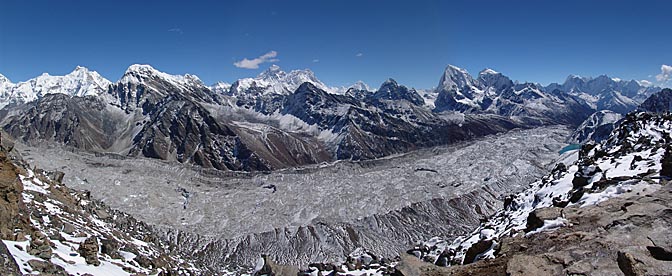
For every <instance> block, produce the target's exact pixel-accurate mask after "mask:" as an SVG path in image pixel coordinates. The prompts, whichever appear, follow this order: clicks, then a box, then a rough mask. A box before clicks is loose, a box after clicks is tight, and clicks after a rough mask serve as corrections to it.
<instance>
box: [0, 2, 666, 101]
mask: <svg viewBox="0 0 672 276" xmlns="http://www.w3.org/2000/svg"><path fill="white" fill-rule="evenodd" d="M671 11H672V1H663V0H660V1H648V0H640V1H618V0H617V1H587V0H580V1H578V0H571V1H543V0H541V1H540V0H535V1H501V0H480V1H420V0H417V1H404V2H401V1H364V0H360V1H349V0H346V1H342V0H341V1H291V2H290V1H207V2H201V1H174V2H173V1H106V2H105V3H102V1H14V0H3V1H2V5H1V8H0V73H1V74H3V75H5V76H7V77H8V78H10V79H11V80H12V81H14V82H18V81H24V80H27V79H29V78H32V77H35V76H37V75H39V74H41V73H42V72H48V73H50V74H52V75H59V74H61V75H62V74H66V73H68V72H70V71H72V70H73V69H74V67H75V66H76V65H83V66H86V67H89V68H90V69H92V70H96V71H98V72H100V73H101V74H102V75H103V76H105V77H106V78H108V79H110V80H112V81H116V80H118V79H119V78H120V77H121V75H122V74H123V72H124V71H125V70H126V68H127V67H128V66H129V65H130V64H133V63H147V64H151V65H153V66H154V67H156V68H157V69H159V70H161V71H164V72H168V73H172V74H183V73H192V74H196V75H198V76H199V77H200V78H201V79H202V80H203V81H204V82H206V83H208V84H210V83H213V82H215V81H219V80H222V81H228V82H232V81H234V80H236V79H238V78H242V77H249V76H255V75H257V74H258V73H259V72H260V71H262V70H264V69H266V68H268V66H270V63H262V64H260V65H259V69H244V68H237V67H236V66H234V63H235V62H237V61H240V60H242V59H244V58H247V59H249V60H253V59H254V58H256V57H259V56H261V55H263V54H266V53H268V52H270V51H275V52H277V56H276V57H269V58H267V60H268V59H277V61H275V62H273V63H276V64H278V65H280V66H281V67H282V68H283V69H285V70H289V69H303V68H310V69H312V70H313V71H314V72H315V73H316V75H317V76H318V78H320V79H322V80H323V81H324V82H325V83H327V84H329V85H345V84H349V83H353V82H355V81H357V80H360V79H361V80H364V81H365V82H367V83H369V84H370V85H372V86H374V87H377V86H378V85H380V83H381V82H382V81H384V80H385V79H386V78H389V77H392V78H395V79H397V80H398V81H399V82H400V83H402V84H406V85H409V86H413V87H417V88H429V87H433V86H436V84H437V83H438V81H439V77H440V75H441V73H442V72H443V69H444V68H445V66H446V65H447V64H455V65H457V66H460V67H464V68H466V69H467V70H469V72H470V73H472V74H476V73H478V71H480V70H481V69H483V68H486V67H489V68H493V69H495V70H497V71H501V72H503V73H505V74H506V75H509V76H510V77H511V78H513V79H516V80H521V81H533V82H540V83H543V84H546V83H549V82H558V81H564V79H565V78H566V76H567V75H569V74H578V75H584V76H596V75H599V74H608V75H610V76H614V77H620V78H624V79H638V80H640V79H648V80H651V81H655V76H656V75H657V74H660V71H661V65H662V64H668V65H672V24H671V23H670V22H672V19H671V17H670V12H671ZM247 67H250V64H249V63H248V64H247Z"/></svg>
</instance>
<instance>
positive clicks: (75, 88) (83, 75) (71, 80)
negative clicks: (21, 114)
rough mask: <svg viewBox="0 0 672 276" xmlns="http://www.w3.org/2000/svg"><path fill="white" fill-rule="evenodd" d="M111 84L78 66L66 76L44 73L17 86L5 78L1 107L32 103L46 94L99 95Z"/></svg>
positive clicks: (98, 75)
mask: <svg viewBox="0 0 672 276" xmlns="http://www.w3.org/2000/svg"><path fill="white" fill-rule="evenodd" d="M5 80H6V81H5ZM110 84H111V82H110V81H109V80H107V79H105V78H103V77H102V76H101V75H100V74H98V72H96V71H91V70H89V69H88V68H86V67H82V66H77V67H76V68H75V69H74V70H73V71H72V72H71V73H69V74H67V75H65V76H51V75H49V74H47V73H44V74H42V75H40V76H38V77H36V78H33V79H30V80H27V81H24V82H19V83H16V84H12V83H11V82H9V80H8V79H7V78H4V79H3V80H2V81H0V107H4V106H6V105H8V104H11V103H15V104H21V103H26V102H31V101H34V100H37V99H38V98H41V97H43V96H44V95H46V94H66V95H70V96H78V97H82V96H90V95H99V94H100V93H102V92H104V91H106V90H107V88H108V86H109V85H110Z"/></svg>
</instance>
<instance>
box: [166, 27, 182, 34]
mask: <svg viewBox="0 0 672 276" xmlns="http://www.w3.org/2000/svg"><path fill="white" fill-rule="evenodd" d="M168 31H169V32H173V33H178V34H184V32H183V31H182V29H180V28H172V29H170V30H168Z"/></svg>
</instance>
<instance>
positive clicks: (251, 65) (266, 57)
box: [233, 51, 280, 69]
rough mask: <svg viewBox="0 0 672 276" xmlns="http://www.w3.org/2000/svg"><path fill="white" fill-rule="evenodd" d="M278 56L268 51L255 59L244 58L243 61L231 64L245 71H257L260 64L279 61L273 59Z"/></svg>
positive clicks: (274, 52)
mask: <svg viewBox="0 0 672 276" xmlns="http://www.w3.org/2000/svg"><path fill="white" fill-rule="evenodd" d="M277 56H278V52H276V51H270V52H268V53H265V54H263V55H261V56H259V57H257V58H253V59H247V58H244V59H243V60H240V61H236V62H234V63H233V65H234V66H236V67H238V68H245V69H259V64H262V63H267V62H277V61H280V60H279V59H277V58H275V57H277Z"/></svg>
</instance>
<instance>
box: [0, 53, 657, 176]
mask: <svg viewBox="0 0 672 276" xmlns="http://www.w3.org/2000/svg"><path fill="white" fill-rule="evenodd" d="M654 89H655V88H651V87H644V86H641V85H639V83H637V82H635V81H629V82H626V81H620V80H613V79H610V78H608V77H606V76H601V77H598V78H596V79H589V78H578V77H570V78H568V79H567V81H566V82H565V83H564V84H562V85H559V84H552V85H549V86H547V87H543V86H541V85H538V84H534V83H518V82H513V81H511V80H510V79H509V78H508V77H506V76H504V75H502V74H501V73H498V72H495V71H493V70H490V69H487V70H484V71H482V72H481V73H480V74H479V75H478V78H477V79H474V78H472V77H471V76H470V75H469V74H468V73H467V72H466V71H465V70H463V69H460V68H457V67H455V66H448V67H447V68H446V71H445V72H444V74H443V75H442V76H441V79H440V82H439V85H438V86H437V87H436V88H435V89H428V90H415V89H412V88H407V87H405V86H403V85H399V84H397V83H396V82H395V81H394V80H388V81H386V82H385V83H383V84H382V85H381V86H380V88H379V89H378V90H376V91H371V90H372V89H370V88H369V87H368V86H367V85H366V84H363V83H361V82H358V83H357V84H356V85H353V86H351V87H347V88H346V87H342V88H333V87H329V86H327V85H325V84H324V83H322V82H321V81H320V80H319V79H317V78H316V77H315V75H314V74H313V73H312V72H311V71H310V70H294V71H291V72H289V73H287V72H284V71H282V70H280V68H279V67H277V66H272V67H271V68H269V69H268V70H267V71H265V72H263V73H261V74H260V75H259V76H258V77H256V78H247V79H240V80H238V81H236V82H234V83H233V84H231V85H229V84H227V83H221V82H220V83H216V84H214V85H212V86H206V85H204V84H203V83H202V82H201V81H200V80H199V79H198V78H197V77H196V76H193V75H189V74H187V75H184V76H180V75H169V74H166V73H163V72H160V71H158V70H156V69H154V68H152V67H151V66H148V65H133V66H131V67H129V68H128V70H127V71H126V72H125V74H124V75H123V76H122V78H121V79H120V80H118V81H117V82H114V83H113V82H110V81H108V80H106V79H104V78H103V77H101V76H100V75H99V74H98V73H96V72H95V71H90V70H88V69H86V68H84V67H77V68H76V69H75V70H74V71H73V72H72V73H70V74H68V75H66V76H49V75H47V74H43V75H41V76H39V77H37V78H34V79H31V80H28V81H26V82H20V83H16V84H14V83H11V82H10V81H9V80H8V79H6V78H4V77H2V78H0V105H1V106H3V107H4V109H3V110H2V112H1V114H0V115H2V118H3V119H2V128H3V129H4V130H5V131H6V132H7V133H8V134H9V135H11V136H12V137H15V138H17V139H19V140H21V141H22V142H26V143H32V144H42V143H44V142H45V141H46V142H55V143H58V144H64V145H66V146H70V147H73V148H77V149H82V150H86V151H93V152H104V153H114V154H118V155H122V156H129V157H133V156H144V157H150V158H158V159H162V160H169V161H177V162H181V163H189V164H195V165H198V166H202V167H206V168H215V169H219V170H232V171H267V170H274V169H282V168H289V167H296V166H301V165H307V164H318V163H321V162H328V161H334V160H339V159H354V160H360V159H372V158H379V157H383V156H388V155H392V154H397V153H404V152H408V151H411V150H415V149H418V148H423V147H431V146H436V145H444V144H449V143H453V142H455V141H463V140H467V139H470V138H473V137H479V136H484V135H489V134H494V133H499V132H503V131H506V130H510V129H513V128H529V127H534V126H539V125H548V124H566V125H572V126H575V125H578V124H580V123H581V122H582V121H583V120H584V119H585V118H586V117H588V116H589V115H590V114H591V113H593V112H594V111H596V110H603V109H604V110H612V111H614V112H617V113H624V112H627V111H630V110H632V109H634V107H635V106H636V104H637V103H638V101H641V100H642V99H644V98H646V96H648V95H649V94H650V93H652V91H653V90H654Z"/></svg>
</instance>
